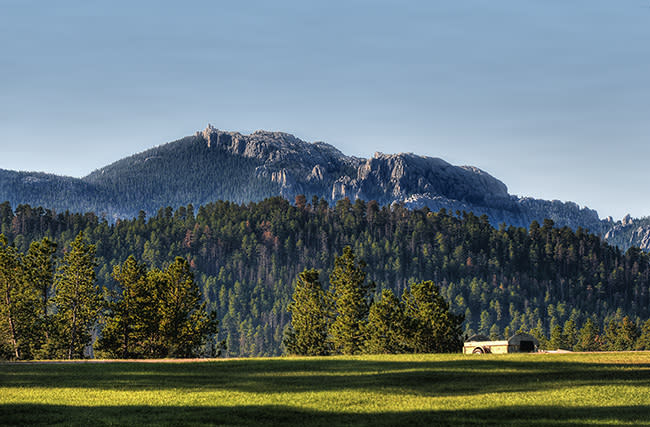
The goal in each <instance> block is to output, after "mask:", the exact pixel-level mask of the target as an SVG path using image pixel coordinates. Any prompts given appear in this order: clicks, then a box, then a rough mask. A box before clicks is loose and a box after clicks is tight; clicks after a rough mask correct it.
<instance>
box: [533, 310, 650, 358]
mask: <svg viewBox="0 0 650 427" xmlns="http://www.w3.org/2000/svg"><path fill="white" fill-rule="evenodd" d="M598 323H599V322H598V319H595V320H594V318H593V317H590V318H587V320H586V321H585V322H584V323H583V324H582V326H581V327H580V328H578V325H577V324H576V322H575V321H574V320H573V319H569V320H567V321H566V322H565V323H564V326H563V327H561V326H560V325H555V326H553V328H552V329H551V332H550V336H547V335H546V334H544V332H543V331H542V329H541V328H540V327H537V328H534V329H532V330H530V331H527V332H530V333H531V334H532V335H534V336H535V337H536V338H537V339H538V340H539V347H540V349H541V350H556V349H564V350H571V351H632V350H650V319H648V320H646V321H645V322H644V323H643V325H642V326H641V327H639V326H638V325H637V323H635V322H634V321H632V319H630V318H629V317H627V316H625V317H623V318H622V319H620V318H615V319H612V320H610V321H609V322H608V323H607V324H606V326H605V328H604V329H601V328H599V326H598Z"/></svg>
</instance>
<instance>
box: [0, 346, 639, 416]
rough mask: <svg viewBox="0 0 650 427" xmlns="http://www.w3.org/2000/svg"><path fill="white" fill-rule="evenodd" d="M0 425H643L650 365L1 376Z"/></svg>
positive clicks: (336, 366) (622, 360)
mask: <svg viewBox="0 0 650 427" xmlns="http://www.w3.org/2000/svg"><path fill="white" fill-rule="evenodd" d="M0 424H3V425H34V424H42V425H53V424H64V425H68V424H72V425H90V426H98V425H114V424H119V425H145V424H148V425H151V424H162V425H205V424H207V425H221V424H225V425H254V424H267V425H304V426H309V425H327V426H333V425H351V424H352V425H372V426H376V425H423V424H424V425H528V426H529V425H594V424H596V425H597V424H601V425H611V424H622V425H626V424H630V425H639V424H640V425H650V353H602V354H598V353H594V354H546V355H530V354H529V355H526V354H522V355H501V356H496V355H482V356H476V355H472V356H463V355H403V356H375V357H368V356H364V357H330V358H275V359H241V360H217V361H210V362H194V363H174V362H164V363H151V362H149V363H145V362H111V363H52V364H47V363H5V364H0Z"/></svg>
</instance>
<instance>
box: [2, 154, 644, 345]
mask: <svg viewBox="0 0 650 427" xmlns="http://www.w3.org/2000/svg"><path fill="white" fill-rule="evenodd" d="M143 160H144V159H143ZM107 173H108V172H107ZM307 200H309V198H308V199H307ZM0 227H2V230H3V231H4V232H5V235H6V236H7V238H8V239H9V240H10V242H12V243H13V244H14V245H15V247H16V250H18V251H20V252H25V251H27V249H28V247H29V244H30V242H32V241H36V240H40V239H42V238H43V237H46V236H48V237H49V238H50V239H52V240H53V241H55V242H56V243H57V244H58V246H59V247H60V248H63V247H66V246H67V245H69V243H70V242H71V241H72V240H73V239H74V237H75V236H76V235H77V234H78V233H79V232H80V231H84V233H85V235H86V236H87V238H88V240H89V241H90V242H93V243H94V244H96V245H97V258H98V261H99V265H100V268H99V269H98V271H97V279H98V284H100V285H101V286H106V287H109V288H110V287H114V286H115V284H114V281H113V279H112V278H111V272H112V269H113V267H114V266H115V265H119V264H121V263H123V262H124V260H126V259H127V257H128V256H129V255H134V256H135V257H136V258H137V259H140V260H142V261H143V262H144V263H146V264H147V266H148V267H149V268H162V267H163V266H164V264H165V263H166V262H168V261H169V260H172V259H174V258H175V257H176V256H181V257H183V258H184V259H186V260H188V262H189V263H190V265H191V266H192V268H193V271H195V272H196V282H197V284H198V286H199V289H200V290H201V292H202V294H203V296H204V298H205V299H206V301H207V302H208V307H209V309H210V310H216V311H217V312H218V313H219V317H220V332H219V339H220V340H221V339H225V340H228V344H229V345H228V350H227V351H226V354H227V355H228V356H252V355H259V356H264V355H267V356H268V355H277V354H280V352H281V343H282V339H283V333H284V331H285V329H286V327H287V325H288V323H289V319H290V316H289V314H288V313H287V311H286V307H287V306H288V304H289V303H290V301H291V294H292V292H293V287H292V283H293V281H294V280H295V278H296V276H297V275H298V273H299V272H300V271H303V270H304V269H305V268H316V269H321V270H322V271H323V274H325V275H328V274H329V273H330V272H331V268H332V266H333V265H334V258H335V256H336V254H340V253H341V251H342V250H343V248H344V247H345V246H348V245H349V246H351V248H352V250H353V251H354V253H355V254H356V255H357V256H358V257H359V258H361V259H364V260H365V261H366V262H367V263H368V265H369V266H371V268H369V269H368V278H367V279H368V280H371V281H374V282H375V283H377V288H378V289H391V290H392V291H393V292H394V294H395V295H401V294H402V293H403V292H404V290H405V289H406V288H407V287H408V284H409V283H413V282H417V281H421V280H423V279H432V280H433V281H434V282H435V283H436V284H437V285H438V286H439V287H440V293H441V295H442V296H443V297H444V298H445V300H446V301H448V303H449V305H450V309H451V311H452V312H454V313H464V314H465V323H464V330H465V331H469V330H473V331H478V330H479V328H480V327H481V317H483V318H484V319H486V322H485V323H484V325H483V326H487V325H488V323H489V322H488V320H489V321H491V322H492V325H496V327H497V329H498V331H499V333H500V334H501V337H504V338H507V336H508V335H509V334H510V335H511V334H512V333H514V332H516V331H519V330H525V331H531V330H533V329H535V328H537V327H538V326H540V328H541V330H542V331H543V333H544V335H545V336H546V337H548V336H549V334H550V330H551V327H552V326H553V325H560V327H562V326H564V324H565V323H566V321H567V320H569V319H573V321H574V322H575V323H576V325H582V324H584V322H585V321H586V319H587V318H590V317H592V316H594V319H595V321H596V323H597V324H596V325H595V326H596V329H598V330H599V331H600V330H602V329H603V328H604V325H606V324H607V323H608V322H609V321H610V320H612V319H619V320H620V319H622V318H623V317H624V316H625V315H627V316H629V317H630V318H632V319H635V321H636V319H637V318H638V319H641V320H645V319H648V318H649V317H650V292H648V289H650V268H649V266H650V264H649V257H648V255H647V254H645V253H643V252H642V251H639V250H635V249H630V250H628V251H627V252H626V253H622V252H621V251H620V250H618V249H617V248H615V247H612V246H609V245H607V244H606V243H604V242H603V241H602V240H601V239H600V238H598V237H597V236H595V235H592V234H589V233H587V232H586V231H585V230H582V229H578V230H576V231H572V230H571V229H569V228H554V227H553V226H552V225H551V223H550V222H548V221H547V222H546V223H545V224H543V225H541V226H540V225H539V224H533V225H531V227H530V229H529V230H527V229H524V228H516V227H506V226H502V227H500V228H498V229H495V228H494V227H492V226H490V224H489V222H488V221H487V219H486V218H481V217H477V216H475V215H472V214H471V213H467V214H461V215H460V216H458V215H451V214H449V213H447V212H444V211H442V212H437V213H434V212H429V211H428V210H426V209H423V210H415V211H410V210H407V209H405V208H403V207H401V206H399V205H393V206H391V207H380V206H379V205H378V204H377V203H373V202H368V203H363V202H360V201H356V202H354V203H350V202H349V201H343V202H341V203H339V204H337V206H336V207H335V208H330V207H329V206H328V205H327V203H326V202H325V201H324V200H318V199H316V200H314V199H311V203H307V204H305V205H304V206H303V207H302V208H299V207H295V206H292V205H291V204H290V203H289V202H288V201H286V200H283V199H280V198H272V199H268V200H265V201H263V202H259V203H250V204H247V205H237V204H234V203H229V202H218V203H212V204H208V205H205V206H201V207H200V208H198V207H197V208H196V209H195V208H194V207H192V206H187V207H183V208H179V209H176V210H174V209H172V208H165V209H160V210H159V211H158V213H157V214H156V215H153V216H151V217H149V218H148V217H147V216H146V215H145V214H144V212H143V213H142V214H141V215H139V216H137V217H136V218H133V219H131V220H120V221H117V222H116V223H114V224H113V223H109V222H108V221H104V220H103V219H101V218H98V217H97V215H95V214H92V213H88V214H71V213H65V212H64V213H54V212H52V211H48V210H46V209H42V208H31V207H29V206H26V205H21V206H18V207H17V208H16V209H15V210H12V209H11V207H10V206H9V205H8V204H0ZM376 296H378V295H376ZM617 310H620V315H617ZM484 312H485V313H486V314H483V313H484ZM617 316H618V317H617ZM492 325H490V328H489V329H490V330H491V329H492ZM601 336H603V335H601Z"/></svg>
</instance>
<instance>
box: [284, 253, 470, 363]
mask: <svg viewBox="0 0 650 427" xmlns="http://www.w3.org/2000/svg"><path fill="white" fill-rule="evenodd" d="M319 275H320V273H319V272H318V271H317V270H314V269H311V270H304V271H303V272H302V273H300V274H299V275H298V279H297V282H296V287H295V290H294V292H293V297H292V302H291V303H290V304H289V307H288V308H289V311H290V312H291V325H290V327H289V330H288V331H287V334H286V337H285V341H284V344H285V347H286V351H287V352H288V353H290V354H298V355H309V356H323V355H330V354H361V353H370V354H381V353H391V354H394V353H453V352H458V351H460V350H461V348H462V346H463V336H462V329H461V326H462V322H463V317H462V316H457V315H455V314H453V313H451V312H450V311H449V305H448V304H447V303H446V302H445V300H444V299H443V298H442V296H440V292H439V289H438V287H437V286H436V285H435V284H434V283H433V282H431V281H430V280H429V281H425V282H421V283H415V284H413V285H412V286H411V287H410V288H409V289H407V290H406V291H404V294H403V295H402V300H401V301H400V300H398V299H397V298H396V297H395V294H394V293H393V292H392V291H391V290H384V291H383V292H382V295H381V298H380V299H378V300H376V301H375V300H374V298H372V290H373V288H374V284H373V283H366V282H365V280H366V272H365V262H363V261H359V262H357V261H356V260H355V255H354V253H353V252H352V249H351V248H350V247H349V246H346V247H345V248H344V249H343V254H342V255H341V256H340V257H337V258H336V260H335V262H334V270H333V271H332V273H331V274H330V277H329V281H330V287H329V288H330V289H329V290H325V289H324V288H323V286H322V285H321V283H320V279H319Z"/></svg>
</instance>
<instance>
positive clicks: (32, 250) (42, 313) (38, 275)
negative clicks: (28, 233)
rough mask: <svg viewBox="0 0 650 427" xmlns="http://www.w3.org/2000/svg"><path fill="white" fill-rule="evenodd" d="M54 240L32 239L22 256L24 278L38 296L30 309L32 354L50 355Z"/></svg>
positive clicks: (54, 260)
mask: <svg viewBox="0 0 650 427" xmlns="http://www.w3.org/2000/svg"><path fill="white" fill-rule="evenodd" d="M56 247H57V245H56V243H54V242H53V241H51V240H50V239H48V238H47V237H46V238H43V239H42V240H41V241H38V242H32V243H31V245H30V246H29V249H28V251H27V253H26V254H25V257H24V280H25V282H26V287H27V288H28V289H30V291H31V292H32V294H33V295H34V296H35V298H36V299H37V303H36V304H35V307H34V311H33V318H34V324H33V329H32V330H33V334H32V336H31V339H30V341H31V343H30V344H31V348H32V354H33V356H34V357H38V358H49V357H50V354H49V346H50V344H51V343H50V342H49V340H50V330H51V328H52V324H51V319H50V315H51V313H50V312H51V310H52V307H51V298H52V296H53V293H54V290H53V287H54V271H55V262H56V258H55V253H56Z"/></svg>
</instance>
